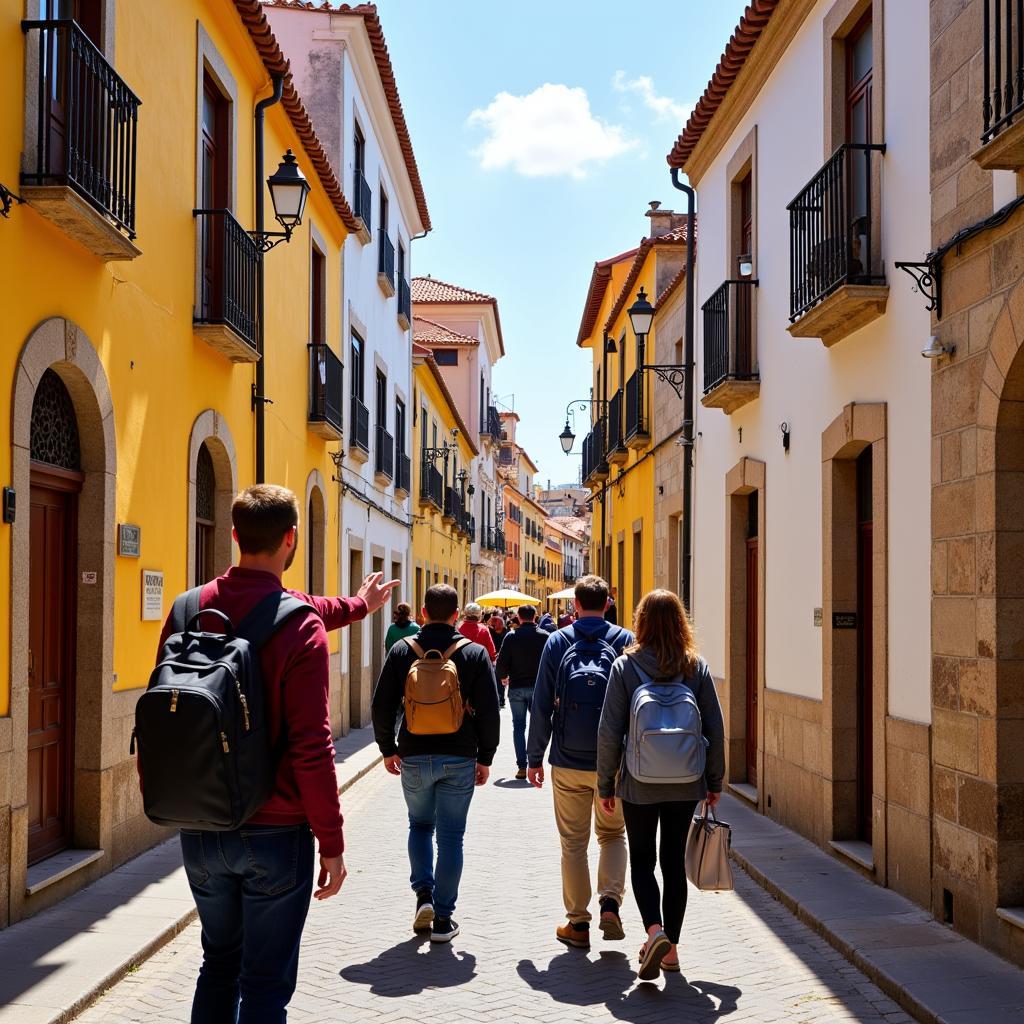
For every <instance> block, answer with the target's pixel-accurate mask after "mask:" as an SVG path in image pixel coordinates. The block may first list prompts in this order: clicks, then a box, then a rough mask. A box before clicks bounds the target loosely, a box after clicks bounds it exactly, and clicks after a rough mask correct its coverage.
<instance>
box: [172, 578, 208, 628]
mask: <svg viewBox="0 0 1024 1024" xmlns="http://www.w3.org/2000/svg"><path fill="white" fill-rule="evenodd" d="M202 594H203V586H202V585H200V586H198V587H193V588H192V589H191V590H186V591H185V592H184V593H183V594H179V595H178V596H177V597H176V598H175V599H174V604H173V605H171V632H172V633H184V632H185V630H186V629H188V624H189V623H190V622H191V621H192V619H193V618H195V616H197V615H198V614H199V601H200V598H201V597H202Z"/></svg>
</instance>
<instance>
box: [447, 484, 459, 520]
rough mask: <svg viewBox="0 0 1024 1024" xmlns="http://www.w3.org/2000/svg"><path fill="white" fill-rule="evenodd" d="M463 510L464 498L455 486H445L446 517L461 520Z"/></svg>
mask: <svg viewBox="0 0 1024 1024" xmlns="http://www.w3.org/2000/svg"><path fill="white" fill-rule="evenodd" d="M461 511H462V498H461V496H460V495H459V492H458V491H457V490H455V488H454V487H447V488H445V492H444V517H445V519H451V520H452V522H454V523H457V522H458V521H459V513H460V512H461Z"/></svg>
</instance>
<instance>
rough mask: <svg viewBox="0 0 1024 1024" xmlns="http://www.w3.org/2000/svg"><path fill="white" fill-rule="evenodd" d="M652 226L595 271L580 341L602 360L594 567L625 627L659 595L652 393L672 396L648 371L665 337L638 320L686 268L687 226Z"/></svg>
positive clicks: (592, 471)
mask: <svg viewBox="0 0 1024 1024" xmlns="http://www.w3.org/2000/svg"><path fill="white" fill-rule="evenodd" d="M649 216H650V217H651V235H650V237H648V238H645V239H644V240H643V242H641V244H640V246H639V247H638V248H636V249H633V250H631V251H629V252H625V253H622V254H621V255H619V256H615V257H612V258H611V259H608V260H604V261H601V262H599V263H596V264H595V265H594V270H593V273H592V275H591V282H590V287H589V290H588V293H587V299H586V303H585V306H584V311H583V318H582V321H581V324H580V330H579V334H578V336H577V344H578V345H579V346H580V347H582V348H585V349H589V350H590V353H591V356H592V377H591V398H592V399H593V403H592V404H591V405H590V406H589V409H590V410H591V412H590V423H589V424H588V428H587V429H588V430H589V433H588V434H587V435H586V436H585V438H584V441H583V483H584V484H585V485H586V486H587V487H589V488H590V492H591V494H592V496H593V505H594V530H593V535H592V540H591V566H592V567H593V569H594V571H595V572H597V573H599V574H600V575H602V576H603V577H604V578H605V579H607V580H608V582H609V584H610V585H611V587H612V589H613V592H614V593H615V595H616V601H617V604H618V615H619V622H620V623H622V624H624V625H628V624H629V622H630V621H631V619H632V614H633V609H634V608H635V607H636V604H637V602H638V601H639V600H640V598H641V597H642V596H643V595H644V594H645V593H646V592H647V591H648V590H650V589H652V587H653V586H654V539H655V528H654V527H655V519H654V507H655V481H654V458H653V455H654V453H653V450H652V437H654V436H659V437H660V436H661V434H662V431H661V429H658V430H655V429H654V424H653V423H652V419H651V417H652V415H653V414H654V410H655V408H656V406H655V403H654V401H653V400H652V391H653V389H654V388H655V387H665V386H666V385H664V384H662V383H660V382H658V380H657V379H656V378H655V376H654V375H653V374H652V373H651V371H649V370H641V369H640V367H641V366H645V365H651V364H652V363H653V362H654V358H653V353H654V352H655V351H656V338H655V334H654V330H655V328H653V327H652V330H651V332H650V333H649V334H648V335H646V336H644V337H642V338H637V337H636V335H634V333H633V329H632V325H631V322H630V318H629V312H628V311H629V307H630V306H632V305H633V303H634V302H635V301H636V299H637V297H638V295H639V294H640V292H641V290H642V291H643V293H644V295H645V297H646V298H647V299H648V301H650V302H652V303H653V302H654V300H655V298H656V297H657V296H658V295H660V294H661V292H662V290H663V289H664V288H665V286H666V284H667V282H668V281H670V280H671V279H672V277H674V276H676V275H677V274H678V272H679V270H680V269H681V268H682V266H683V264H684V260H685V232H684V231H683V230H682V228H681V227H680V226H679V223H678V221H679V218H677V217H676V215H675V214H673V213H672V212H671V211H663V212H661V213H659V212H658V211H657V210H656V209H654V210H652V211H651V213H650V214H649ZM681 361H682V356H681V353H680V357H679V359H678V360H677V362H681ZM680 410H681V405H680ZM577 433H582V431H579V430H577Z"/></svg>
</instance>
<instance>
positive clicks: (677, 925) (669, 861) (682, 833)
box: [622, 800, 697, 942]
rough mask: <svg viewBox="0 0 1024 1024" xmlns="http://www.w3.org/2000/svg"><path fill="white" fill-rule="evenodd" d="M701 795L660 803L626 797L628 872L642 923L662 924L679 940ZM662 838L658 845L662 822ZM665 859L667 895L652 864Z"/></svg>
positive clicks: (664, 873) (664, 879)
mask: <svg viewBox="0 0 1024 1024" xmlns="http://www.w3.org/2000/svg"><path fill="white" fill-rule="evenodd" d="M696 807H697V801H689V800H666V801H664V802H662V803H657V804H631V803H630V802H629V801H628V800H623V801H622V814H623V817H624V818H625V819H626V838H627V839H628V840H629V875H630V881H632V883H633V897H634V899H635V900H636V903H637V906H638V907H639V908H640V914H641V916H642V917H643V919H644V927H645V928H650V927H651V925H652V924H660V925H661V926H662V927H663V928H664V929H665V934H666V935H667V936H668V938H669V941H670V942H678V941H679V933H680V932H681V931H682V930H683V916H684V915H685V914H686V835H687V833H688V832H689V830H690V822H691V821H692V820H693V812H694V810H695V809H696ZM659 824H660V825H661V844H660V847H659V845H658V842H657V839H658V825H659ZM658 863H660V864H661V877H662V881H663V883H664V887H665V893H664V898H663V897H662V894H661V892H660V891H659V889H658V880H657V878H655V876H654V869H655V867H656V866H657V865H658Z"/></svg>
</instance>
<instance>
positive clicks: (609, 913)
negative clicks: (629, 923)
mask: <svg viewBox="0 0 1024 1024" xmlns="http://www.w3.org/2000/svg"><path fill="white" fill-rule="evenodd" d="M600 928H601V933H602V934H603V935H604V937H605V941H606V942H617V941H618V940H619V939H624V938H625V937H626V933H625V931H623V928H622V918H621V917H619V915H618V913H617V912H616V911H614V910H605V911H602V913H601V923H600Z"/></svg>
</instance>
